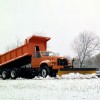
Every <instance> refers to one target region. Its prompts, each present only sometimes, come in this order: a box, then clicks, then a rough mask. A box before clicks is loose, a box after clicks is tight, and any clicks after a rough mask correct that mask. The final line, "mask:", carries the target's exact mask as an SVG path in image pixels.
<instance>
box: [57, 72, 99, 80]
mask: <svg viewBox="0 0 100 100" xmlns="http://www.w3.org/2000/svg"><path fill="white" fill-rule="evenodd" d="M57 77H58V78H61V79H91V78H98V77H97V76H96V74H95V73H94V74H85V75H83V74H79V73H70V74H65V75H62V76H61V77H59V76H57Z"/></svg>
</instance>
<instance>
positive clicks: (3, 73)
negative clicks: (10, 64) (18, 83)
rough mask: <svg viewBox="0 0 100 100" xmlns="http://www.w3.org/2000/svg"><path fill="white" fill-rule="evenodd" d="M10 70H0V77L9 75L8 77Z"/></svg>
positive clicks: (3, 77)
mask: <svg viewBox="0 0 100 100" xmlns="http://www.w3.org/2000/svg"><path fill="white" fill-rule="evenodd" d="M9 74H10V72H9V70H7V69H4V70H2V73H1V77H2V79H4V80H5V79H8V78H9V77H10V75H9Z"/></svg>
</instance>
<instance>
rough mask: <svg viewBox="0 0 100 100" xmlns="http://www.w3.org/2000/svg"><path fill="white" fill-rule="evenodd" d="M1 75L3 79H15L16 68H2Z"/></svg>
mask: <svg viewBox="0 0 100 100" xmlns="http://www.w3.org/2000/svg"><path fill="white" fill-rule="evenodd" d="M1 77H2V79H4V80H5V79H8V78H11V79H16V78H17V77H18V70H17V69H16V68H15V69H12V70H11V71H10V70H9V69H3V70H2V73H1Z"/></svg>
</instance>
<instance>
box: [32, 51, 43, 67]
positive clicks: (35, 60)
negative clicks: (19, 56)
mask: <svg viewBox="0 0 100 100" xmlns="http://www.w3.org/2000/svg"><path fill="white" fill-rule="evenodd" d="M41 62H42V56H41V54H40V52H39V51H36V52H35V53H34V55H33V57H32V67H33V68H38V67H40V63H41Z"/></svg>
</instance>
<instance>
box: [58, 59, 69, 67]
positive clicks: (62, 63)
mask: <svg viewBox="0 0 100 100" xmlns="http://www.w3.org/2000/svg"><path fill="white" fill-rule="evenodd" d="M57 65H58V66H67V65H68V61H67V59H60V58H58V59H57Z"/></svg>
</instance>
